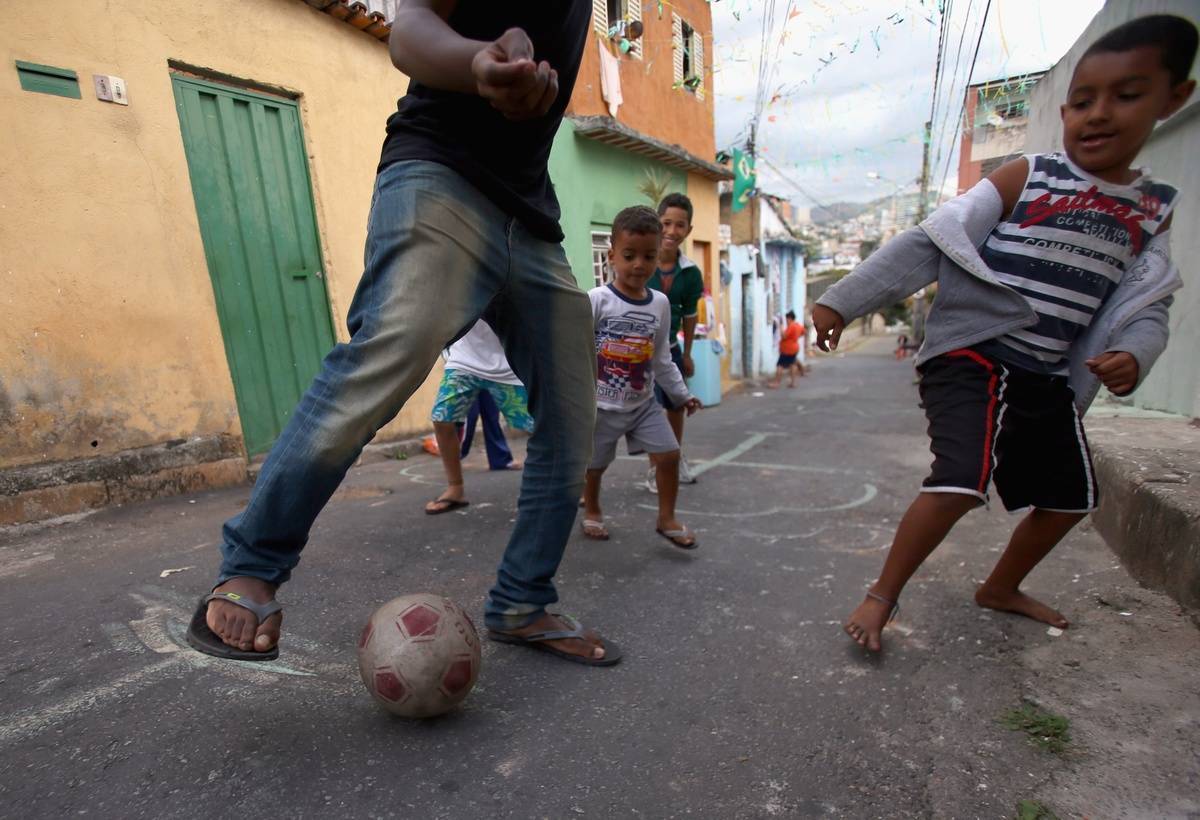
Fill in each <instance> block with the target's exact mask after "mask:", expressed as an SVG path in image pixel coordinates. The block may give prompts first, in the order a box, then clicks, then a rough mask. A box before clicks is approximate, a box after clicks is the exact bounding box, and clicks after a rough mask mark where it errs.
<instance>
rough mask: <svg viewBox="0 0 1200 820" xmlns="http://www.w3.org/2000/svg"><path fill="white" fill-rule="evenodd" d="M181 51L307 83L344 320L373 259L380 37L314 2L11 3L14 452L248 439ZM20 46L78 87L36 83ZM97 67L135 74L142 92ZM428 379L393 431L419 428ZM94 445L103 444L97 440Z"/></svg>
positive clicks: (5, 382) (0, 154) (4, 201)
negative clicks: (57, 89)
mask: <svg viewBox="0 0 1200 820" xmlns="http://www.w3.org/2000/svg"><path fill="white" fill-rule="evenodd" d="M168 59H173V60H178V61H181V62H183V63H187V64H190V65H194V66H202V67H206V68H210V69H213V70H215V71H219V72H222V73H224V74H228V75H232V76H235V77H239V78H244V79H248V80H253V81H255V82H259V83H265V84H271V85H275V86H280V87H283V88H286V89H289V90H292V91H295V92H297V93H298V94H299V95H300V98H299V103H300V106H301V117H302V122H303V127H304V133H305V138H306V140H307V146H306V147H307V150H308V153H309V163H310V171H311V176H312V180H313V188H314V197H315V200H316V202H315V204H316V213H317V222H318V226H319V229H320V234H321V241H322V251H323V254H324V256H325V271H326V274H327V279H326V281H327V284H328V289H329V297H330V302H331V306H332V314H333V317H334V323H335V326H336V328H337V333H338V337H339V339H345V338H346V337H347V334H346V327H345V314H346V310H347V308H348V307H349V304H350V301H351V298H352V297H353V293H354V288H355V286H356V284H357V281H358V277H359V275H360V273H361V266H362V249H363V238H364V235H365V231H366V220H367V210H368V206H369V204H370V195H371V187H372V184H373V181H374V175H375V173H374V172H375V165H376V163H377V161H378V157H379V149H380V145H381V141H382V138H383V125H384V121H385V119H386V118H387V116H388V114H389V113H390V112H391V111H393V110H394V108H395V101H396V98H397V97H399V96H400V95H401V94H402V93H403V91H404V88H405V86H406V84H407V83H406V80H405V79H404V77H402V76H401V75H400V74H399V73H398V72H396V71H395V69H394V68H393V67H392V66H391V63H390V61H389V59H388V54H387V48H386V47H385V46H384V44H382V43H380V42H379V41H377V40H374V39H373V38H371V37H369V36H367V35H366V34H364V33H362V32H359V31H356V30H354V29H353V28H351V27H350V26H348V25H347V24H345V23H342V22H340V21H337V20H335V19H333V18H332V17H329V16H328V15H325V14H322V13H320V12H317V11H315V10H314V9H312V8H311V7H309V6H307V5H305V4H304V3H303V2H300V0H253V2H247V0H203V2H196V0H155V2H143V0H109V2H106V3H98V2H85V3H69V4H54V5H52V6H51V5H46V4H38V3H19V4H13V5H12V7H11V8H7V9H6V10H5V15H4V25H3V26H0V106H2V109H0V110H3V111H4V115H3V136H2V137H0V283H2V287H0V468H3V467H11V466H16V465H23V464H30V463H39V462H49V461H59V460H63V459H71V458H80V457H86V456H92V455H98V454H108V453H113V452H117V451H120V450H125V449H128V448H132V447H139V446H145V445H149V444H154V443H158V442H162V441H165V440H169V439H177V438H191V437H196V436H211V435H219V434H232V435H236V436H240V427H239V422H238V415H237V406H236V403H235V400H234V393H233V385H232V381H231V377H230V373H229V367H228V364H227V362H226V358H225V350H224V345H223V342H222V339H221V332H220V328H219V326H218V323H217V316H216V307H215V303H214V297H213V291H212V285H211V280H210V279H209V274H208V269H207V266H206V263H205V258H204V251H203V247H202V245H201V241H200V231H199V226H198V223H197V218H196V209H195V205H194V201H193V199H192V189H191V184H190V182H189V179H188V171H187V165H186V160H185V156H184V149H183V142H182V137H181V134H180V128H179V121H178V117H177V114H176V110H175V100H174V97H173V94H172V89H171V78H170V73H169V70H168V65H167V61H168ZM14 60H26V61H29V62H35V63H43V64H49V65H53V66H60V67H63V68H70V69H74V70H75V71H76V72H78V74H79V79H80V87H81V90H82V93H83V99H81V100H73V99H64V98H62V97H56V96H50V95H47V94H35V93H30V92H27V91H23V90H22V89H21V88H20V85H19V83H18V78H17V75H16V71H15V69H14V64H13V61H14ZM92 74H114V75H117V76H120V77H123V78H124V79H125V81H126V84H127V88H128V95H129V99H130V103H131V104H130V105H129V106H128V107H125V106H119V105H113V104H111V103H104V102H100V101H99V100H97V99H96V97H95V93H94V91H93V88H92ZM432 398H433V385H431V384H429V383H427V384H426V385H425V387H424V388H422V390H421V391H420V392H419V393H418V394H417V395H416V396H414V398H413V400H412V401H411V402H410V404H409V406H408V407H407V408H405V410H404V412H403V413H402V415H401V416H400V417H399V418H398V419H397V420H396V421H395V422H393V423H392V424H391V425H390V426H389V427H388V428H386V429H385V430H384V431H383V435H384V436H391V437H394V436H399V435H404V434H411V433H413V432H416V431H417V430H423V429H425V428H426V427H427V426H428V413H429V408H430V404H431V402H432ZM93 442H94V444H93Z"/></svg>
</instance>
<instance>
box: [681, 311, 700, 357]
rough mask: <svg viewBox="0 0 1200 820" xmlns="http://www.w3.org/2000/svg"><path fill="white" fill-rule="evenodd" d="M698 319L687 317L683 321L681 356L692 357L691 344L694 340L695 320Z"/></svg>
mask: <svg viewBox="0 0 1200 820" xmlns="http://www.w3.org/2000/svg"><path fill="white" fill-rule="evenodd" d="M698 318H699V317H696V316H687V317H685V318H684V320H683V355H685V356H691V355H692V342H693V341H695V339H696V320H697V319H698Z"/></svg>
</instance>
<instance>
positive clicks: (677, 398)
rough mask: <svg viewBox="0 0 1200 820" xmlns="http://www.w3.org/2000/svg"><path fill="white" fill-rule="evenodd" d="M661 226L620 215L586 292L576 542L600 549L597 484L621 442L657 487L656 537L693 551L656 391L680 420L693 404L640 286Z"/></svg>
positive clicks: (662, 306)
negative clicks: (586, 428)
mask: <svg viewBox="0 0 1200 820" xmlns="http://www.w3.org/2000/svg"><path fill="white" fill-rule="evenodd" d="M661 238H662V226H661V225H660V224H659V219H658V216H657V215H656V214H655V213H654V211H652V210H650V209H649V208H646V207H643V206H638V207H634V208H626V209H625V210H623V211H621V212H620V213H619V214H617V216H616V219H614V220H613V225H612V247H611V248H610V249H609V251H608V263H609V265H610V266H611V267H612V270H613V281H612V282H611V283H609V284H607V285H604V286H603V287H598V288H593V289H592V290H591V291H589V292H588V297H589V298H590V299H591V301H592V315H593V317H594V329H595V334H596V405H597V411H596V433H595V442H594V445H593V447H592V461H591V463H590V464H588V468H587V480H586V482H585V484H584V493H583V502H584V514H583V522H582V523H583V534H584V535H585V536H587V537H588V538H592V539H594V540H597V541H607V540H608V537H609V534H608V530H607V529H606V528H605V527H604V519H603V514H602V512H601V510H600V479H601V477H602V476H603V475H604V470H605V469H606V468H607V467H608V465H609V464H612V461H613V459H614V458H616V455H617V442H618V441H619V440H620V438H621V437H622V436H624V437H625V440H626V441H627V443H628V447H629V452H630V453H631V454H632V453H640V452H647V453H649V454H650V462H651V463H652V464H653V469H654V471H655V473H656V476H657V480H658V524H657V527H656V528H655V529H656V531H657V532H658V534H659V535H661V536H662V537H663V538H666V539H667V540H668V541H670V542H671V543H672V544H673V545H675V546H676V547H679V548H681V549H695V548H696V537H695V536H694V535H692V533H691V532H690V531H689V530H688V528H687V527H685V526H683V525H682V524H680V523H679V521H677V520H676V518H675V498H676V495H677V494H678V492H679V442H678V440H677V439H676V438H675V434H674V433H673V432H672V430H671V425H670V424H668V423H667V417H666V414H665V413H664V412H663V408H662V407H660V406H659V404H658V402H656V401H655V400H654V389H655V386H656V385H657V386H658V387H660V388H661V389H662V390H663V392H665V393H666V395H667V396H668V398H669V399H670V401H671V402H672V404H674V405H675V406H676V407H678V408H679V409H680V412H686V413H687V414H688V415H691V414H692V413H694V412H696V411H697V410H699V409H700V400H699V399H697V398H694V397H693V396H692V395H691V394H690V393H688V389H687V385H686V384H685V383H684V381H683V376H682V374H680V372H679V369H678V368H677V367H676V366H675V365H674V364H673V363H672V362H671V354H670V352H669V349H668V348H669V346H670V343H669V338H670V337H669V336H668V333H669V332H670V326H671V307H670V305H669V304H668V303H667V297H666V296H664V295H663V294H662V293H659V292H658V291H656V290H653V289H651V288H648V287H647V286H646V281H647V280H648V279H649V278H650V274H651V273H653V271H654V264H655V260H657V259H658V253H659V247H658V246H659V241H660V240H661Z"/></svg>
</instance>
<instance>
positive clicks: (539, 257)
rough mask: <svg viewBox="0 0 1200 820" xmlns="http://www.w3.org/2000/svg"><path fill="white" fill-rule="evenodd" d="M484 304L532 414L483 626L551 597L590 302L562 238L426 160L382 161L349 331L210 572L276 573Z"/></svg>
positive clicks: (576, 452)
mask: <svg viewBox="0 0 1200 820" xmlns="http://www.w3.org/2000/svg"><path fill="white" fill-rule="evenodd" d="M480 316H483V317H484V318H485V319H486V320H487V321H488V323H489V324H490V325H491V326H492V328H493V329H494V330H495V331H496V334H497V335H498V336H499V337H500V340H501V342H502V343H503V345H504V350H505V353H506V354H507V356H508V361H509V363H510V364H511V365H512V368H513V370H514V371H515V372H516V374H517V376H518V377H519V378H520V379H521V381H523V382H524V383H525V385H526V388H527V389H528V393H529V411H530V413H531V415H532V416H533V418H534V424H535V427H534V432H533V435H532V436H531V437H530V439H529V443H528V451H527V455H526V463H525V470H524V474H523V477H522V480H521V493H520V498H519V499H518V502H517V519H516V524H515V526H514V527H513V531H512V536H511V537H510V539H509V542H508V546H507V548H506V549H505V551H504V556H503V558H502V559H501V561H500V567H499V571H498V573H497V578H496V584H495V586H494V587H492V589H491V591H490V593H489V594H488V600H487V605H486V609H485V623H486V624H487V625H488V626H490V627H493V628H507V629H512V628H517V627H519V626H522V625H524V624H525V623H528V622H530V621H532V620H533V619H535V618H536V617H537V616H538V615H539V614H540V613H541V612H542V611H543V610H544V609H545V607H546V605H547V604H551V603H554V602H555V601H557V600H558V596H557V594H556V592H555V589H554V581H553V579H554V574H555V572H556V571H557V570H558V565H559V562H560V561H561V560H562V555H563V550H564V548H565V547H566V543H567V538H568V537H569V536H570V533H571V529H572V527H573V526H574V522H575V514H576V505H577V503H578V501H579V495H580V492H581V491H582V488H583V476H584V470H585V467H586V465H587V463H588V459H589V458H590V455H591V446H592V426H593V423H594V419H595V412H596V411H595V374H594V368H595V359H596V355H595V349H594V347H593V342H592V314H591V305H590V303H589V301H588V298H587V296H586V295H585V294H584V293H583V292H582V291H580V289H579V287H578V286H577V285H576V283H575V278H574V276H573V275H572V274H571V268H570V266H569V265H568V264H567V259H566V255H565V254H564V253H563V249H562V246H561V245H560V244H558V243H554V242H547V241H545V240H542V239H538V238H537V237H535V236H533V235H531V234H530V233H529V232H528V231H526V230H525V229H524V228H523V227H522V226H521V225H520V224H519V223H518V222H517V221H516V220H514V219H512V218H511V217H509V216H508V215H507V214H506V213H504V212H503V211H502V210H500V209H499V208H497V207H496V206H495V205H493V204H492V202H491V201H490V200H488V199H487V198H486V197H484V196H483V195H482V194H481V193H480V192H479V191H478V190H476V189H475V188H474V187H473V186H472V185H471V184H470V183H468V182H467V181H466V180H464V179H463V178H462V177H461V176H459V175H458V174H456V173H455V172H454V171H452V170H450V169H449V168H447V167H445V166H442V165H438V164H436V163H431V162H422V161H408V162H400V163H395V164H393V165H390V166H388V167H387V168H385V169H384V170H383V171H382V172H381V173H380V174H379V176H378V178H377V179H376V181H375V192H374V196H373V198H372V201H371V214H370V220H369V222H368V226H367V244H366V254H365V270H364V272H363V276H362V280H361V281H360V282H359V285H358V290H357V292H356V293H355V295H354V302H353V304H352V305H351V307H350V313H349V317H348V321H347V323H348V327H349V331H350V341H349V342H346V343H342V344H338V345H337V346H336V347H334V348H333V350H332V351H331V352H330V353H329V355H328V356H326V357H325V361H324V364H323V365H322V368H321V372H320V374H319V375H318V376H317V377H316V379H315V380H314V381H313V383H312V386H311V387H309V389H308V392H307V393H305V394H304V397H303V398H302V399H301V400H300V403H299V405H297V407H296V410H295V412H294V413H293V414H292V417H291V419H290V420H289V422H288V424H287V427H286V428H285V429H284V431H283V433H282V434H281V435H280V437H279V439H278V441H276V442H275V446H274V447H273V448H272V449H271V452H270V455H269V456H268V457H267V460H266V462H265V463H264V464H263V468H262V472H261V473H260V474H259V477H258V482H257V483H256V484H255V486H254V491H253V493H252V495H251V496H250V501H249V502H248V504H247V505H246V509H245V510H244V511H243V512H242V513H240V514H239V515H237V516H235V517H233V518H231V519H230V520H229V521H227V522H226V523H225V527H224V531H223V534H224V539H223V544H222V557H223V561H222V565H221V572H220V577H219V582H224V581H226V580H228V579H229V578H232V577H234V576H252V577H255V578H261V579H263V580H265V581H267V582H269V583H272V584H282V583H284V582H285V581H287V580H288V578H289V577H290V575H291V571H292V569H293V568H295V566H296V564H297V563H298V562H299V560H300V552H301V550H302V549H303V548H304V545H305V543H306V542H307V540H308V534H309V530H310V529H311V527H312V524H313V521H314V520H315V519H316V517H317V514H318V513H319V512H320V511H321V509H322V508H323V507H324V506H325V504H326V502H327V501H329V498H330V496H331V495H333V492H334V490H336V489H337V487H338V484H340V483H341V481H342V478H343V477H344V476H345V474H346V471H347V470H348V469H349V468H350V465H352V464H353V463H354V461H355V460H356V459H357V458H358V455H359V453H360V452H361V451H362V448H363V447H364V446H365V445H366V444H367V443H368V442H369V441H370V440H371V438H372V437H373V436H374V435H375V432H376V431H377V430H379V428H380V427H382V426H383V425H384V424H386V423H387V422H388V421H390V420H391V419H392V418H393V417H395V415H396V414H397V413H398V412H399V411H400V409H401V408H402V407H403V406H404V403H405V402H406V401H407V400H408V398H409V396H411V395H412V394H413V391H415V390H416V389H417V388H418V387H419V386H420V385H421V384H422V382H424V380H425V378H426V376H428V374H429V371H430V370H431V369H432V367H433V365H434V363H435V362H436V361H437V359H438V355H439V353H440V352H441V351H442V349H443V348H445V347H446V346H447V345H449V344H450V343H451V342H453V341H455V340H456V339H457V338H458V337H460V336H462V335H463V334H464V333H465V332H466V331H467V330H468V329H469V328H470V327H471V325H472V324H474V323H475V321H476V320H477V319H478V318H479V317H480ZM400 531H401V532H402V530H400Z"/></svg>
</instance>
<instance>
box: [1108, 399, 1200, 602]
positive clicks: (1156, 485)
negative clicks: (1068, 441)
mask: <svg viewBox="0 0 1200 820" xmlns="http://www.w3.org/2000/svg"><path fill="white" fill-rule="evenodd" d="M1087 422H1088V438H1089V441H1090V443H1091V445H1092V451H1093V456H1094V460H1095V464H1096V475H1097V478H1098V479H1099V482H1100V487H1101V500H1100V509H1099V511H1098V512H1096V514H1095V515H1094V516H1093V520H1094V523H1095V526H1096V529H1097V530H1098V531H1099V532H1100V534H1101V535H1103V536H1104V539H1105V541H1107V542H1108V545H1109V546H1110V547H1112V550H1113V552H1115V553H1116V554H1117V555H1118V556H1119V557H1120V559H1121V562H1122V563H1123V564H1124V565H1125V567H1126V569H1128V570H1129V573H1130V574H1131V575H1133V576H1134V577H1135V578H1136V579H1137V580H1138V581H1140V582H1141V583H1143V584H1145V585H1146V586H1149V587H1152V588H1154V589H1159V590H1163V591H1165V592H1166V593H1167V594H1168V595H1170V596H1171V597H1172V598H1174V599H1175V600H1176V601H1178V602H1179V603H1181V604H1183V605H1185V606H1187V607H1191V608H1193V609H1198V610H1200V427H1197V426H1195V425H1194V424H1192V423H1189V422H1188V421H1187V420H1186V419H1182V418H1179V417H1174V416H1168V415H1166V414H1161V413H1152V412H1145V411H1138V410H1136V409H1134V408H1127V407H1121V406H1118V405H1111V404H1108V405H1099V406H1097V407H1096V408H1095V409H1094V410H1093V411H1092V412H1091V413H1090V414H1089V415H1088V419H1087Z"/></svg>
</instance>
